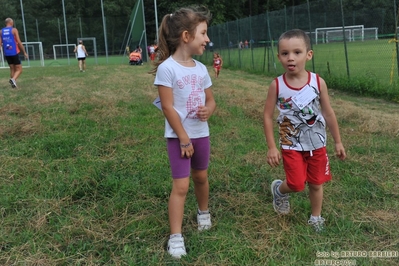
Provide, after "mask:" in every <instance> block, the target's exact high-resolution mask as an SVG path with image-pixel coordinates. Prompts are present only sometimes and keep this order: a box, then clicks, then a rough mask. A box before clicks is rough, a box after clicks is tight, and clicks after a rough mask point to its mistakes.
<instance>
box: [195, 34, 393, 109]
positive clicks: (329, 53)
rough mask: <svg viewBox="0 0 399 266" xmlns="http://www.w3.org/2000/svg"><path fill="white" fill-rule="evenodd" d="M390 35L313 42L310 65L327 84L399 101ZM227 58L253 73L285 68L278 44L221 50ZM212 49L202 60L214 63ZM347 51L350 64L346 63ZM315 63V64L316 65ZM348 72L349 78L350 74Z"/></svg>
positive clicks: (233, 66)
mask: <svg viewBox="0 0 399 266" xmlns="http://www.w3.org/2000/svg"><path fill="white" fill-rule="evenodd" d="M389 41H390V40H389V39H381V40H367V41H363V42H362V41H355V42H347V44H346V45H347V51H346V53H345V46H344V43H343V42H335V43H328V44H318V45H313V51H314V56H313V61H309V62H308V64H307V68H308V69H309V70H310V71H314V72H316V73H318V74H320V75H321V76H322V77H324V78H325V79H326V80H327V81H328V84H330V85H334V87H336V88H338V89H342V90H343V91H345V92H351V93H353V94H355V95H367V96H376V97H379V98H385V99H389V100H393V101H396V102H398V101H399V89H398V82H397V80H398V76H399V73H398V61H397V55H396V46H395V43H394V42H392V43H389ZM217 52H219V53H220V54H221V55H222V58H223V60H224V63H223V67H224V68H228V69H240V70H244V71H250V72H253V73H267V74H269V75H272V76H277V75H279V74H282V73H283V72H284V69H283V68H282V66H281V64H280V63H279V61H278V59H277V50H276V46H275V45H274V46H273V49H272V48H270V47H259V48H254V49H243V50H239V49H237V48H235V47H234V48H232V49H222V50H220V51H219V50H218V51H217ZM212 55H213V53H212V52H209V51H208V52H206V53H205V54H204V55H203V56H201V60H202V61H203V62H206V63H207V64H209V65H210V64H211V63H212ZM346 55H347V57H348V65H347V64H346V59H345V58H346ZM313 64H314V67H313ZM348 74H349V78H348Z"/></svg>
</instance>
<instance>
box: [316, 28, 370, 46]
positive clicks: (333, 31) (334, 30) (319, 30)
mask: <svg viewBox="0 0 399 266" xmlns="http://www.w3.org/2000/svg"><path fill="white" fill-rule="evenodd" d="M347 30H349V31H350V33H347ZM354 30H359V32H360V40H362V41H363V40H364V25H352V26H345V27H344V28H343V27H326V28H316V29H315V43H316V44H319V43H325V42H327V41H326V40H327V32H330V33H329V35H330V36H332V35H335V36H337V35H339V32H341V40H344V35H345V36H346V35H347V34H349V35H350V38H349V41H354V39H353V36H354V34H353V31H354ZM323 32H324V36H325V38H320V36H323V34H322V33H323ZM344 32H345V33H344Z"/></svg>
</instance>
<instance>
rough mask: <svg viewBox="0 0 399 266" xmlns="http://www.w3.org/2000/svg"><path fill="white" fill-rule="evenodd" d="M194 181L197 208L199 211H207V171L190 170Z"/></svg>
mask: <svg viewBox="0 0 399 266" xmlns="http://www.w3.org/2000/svg"><path fill="white" fill-rule="evenodd" d="M191 174H192V178H193V181H194V193H195V196H196V198H197V202H198V208H199V209H200V211H206V210H208V201H209V182H208V170H207V169H205V170H194V169H192V170H191Z"/></svg>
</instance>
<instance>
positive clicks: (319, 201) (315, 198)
mask: <svg viewBox="0 0 399 266" xmlns="http://www.w3.org/2000/svg"><path fill="white" fill-rule="evenodd" d="M309 199H310V206H311V208H312V216H320V215H321V208H322V205H323V185H314V184H309Z"/></svg>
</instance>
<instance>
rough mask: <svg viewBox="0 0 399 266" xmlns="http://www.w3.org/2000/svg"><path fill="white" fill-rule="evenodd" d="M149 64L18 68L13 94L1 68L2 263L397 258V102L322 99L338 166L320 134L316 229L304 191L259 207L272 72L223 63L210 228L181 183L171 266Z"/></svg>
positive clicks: (265, 181)
mask: <svg viewBox="0 0 399 266" xmlns="http://www.w3.org/2000/svg"><path fill="white" fill-rule="evenodd" d="M149 69H150V67H149V66H148V65H144V66H128V65H127V64H125V65H115V64H112V65H101V64H99V65H93V64H92V62H89V64H88V69H87V71H86V72H85V73H80V72H79V71H78V67H77V65H76V62H75V61H74V64H71V66H60V67H44V68H42V67H31V68H25V69H24V72H23V74H22V76H21V77H20V79H19V80H18V85H19V86H20V89H18V90H11V88H10V87H9V84H8V75H9V72H8V70H7V69H3V70H0V81H2V83H1V84H2V85H0V118H1V119H0V147H1V148H0V165H1V171H0V202H1V203H0V215H1V219H0V223H1V224H0V264H1V265H314V261H315V260H316V259H318V258H319V259H320V258H323V256H324V257H326V255H325V254H322V255H323V256H322V257H320V256H321V255H320V254H321V253H318V252H328V253H329V254H331V253H332V252H341V251H374V250H377V251H396V252H398V251H399V242H398V239H399V233H398V230H397V228H398V227H399V222H398V218H397V217H398V216H399V211H398V210H399V193H398V182H397V177H398V175H399V168H398V164H397V158H398V156H399V152H398V151H399V144H398V141H397V138H398V135H397V134H398V132H399V131H398V130H399V122H398V120H397V115H396V114H397V113H398V111H399V106H398V105H396V104H393V103H389V102H385V101H382V100H375V99H368V98H360V97H351V96H350V95H347V94H344V93H342V92H339V91H336V90H332V91H330V93H331V102H332V105H333V107H334V109H335V110H336V113H337V116H338V119H339V123H340V125H341V134H342V138H343V141H344V145H345V147H346V149H347V153H348V159H347V160H346V161H344V162H341V161H339V160H338V159H337V158H335V157H334V155H333V149H332V138H331V137H330V142H329V146H328V151H329V153H330V159H331V167H332V172H333V181H332V182H330V183H329V184H326V186H325V201H324V207H323V215H324V217H325V218H326V221H327V222H326V225H327V228H326V231H325V232H324V233H323V234H315V233H314V232H313V230H312V229H311V228H309V227H308V226H307V219H308V216H309V212H310V205H309V200H308V198H307V192H306V191H304V192H302V193H297V194H295V195H292V197H291V205H292V212H291V213H290V214H289V215H288V216H285V217H279V216H277V215H276V214H275V212H274V210H273V207H272V204H271V194H270V191H269V186H270V183H271V182H272V181H273V180H274V179H275V178H284V173H283V169H282V167H281V166H280V167H278V168H275V169H271V168H270V167H269V166H268V165H267V163H266V152H267V150H266V144H265V141H264V136H263V129H262V112H263V104H264V100H265V98H266V93H267V86H268V84H269V83H270V81H271V78H268V77H265V76H260V75H254V74H248V73H244V72H241V71H232V70H226V69H223V70H222V72H221V76H220V78H219V79H217V80H214V86H213V91H214V95H215V99H216V102H217V105H218V107H217V110H216V112H215V114H214V115H213V116H212V117H211V119H210V121H209V123H210V128H211V141H212V144H211V145H212V146H211V147H212V154H211V164H210V168H209V175H210V209H211V211H212V218H213V224H214V227H213V228H212V229H211V230H210V231H207V232H201V233H199V232H198V231H197V229H196V218H195V215H196V201H195V197H194V193H193V189H192V187H191V188H190V191H189V194H188V197H187V201H186V205H185V206H186V208H185V216H184V221H183V233H184V235H185V237H186V245H187V249H188V252H189V253H188V256H187V257H185V258H183V259H181V260H180V261H176V260H173V259H171V258H170V257H169V256H168V254H167V253H166V252H165V244H166V241H167V237H168V234H169V225H168V217H167V202H168V197H169V193H170V190H171V177H170V170H169V164H168V158H167V154H166V146H165V140H164V138H163V130H164V118H163V115H162V113H161V112H160V111H159V110H158V109H157V108H156V107H155V106H153V105H152V101H153V99H154V98H155V97H156V95H157V91H156V89H155V88H154V87H153V85H152V82H153V77H152V76H151V75H148V74H146V72H147V71H148V70H149ZM210 70H211V69H210ZM211 74H213V73H212V72H211ZM276 133H277V132H276ZM276 136H277V135H276ZM334 254H335V253H334ZM329 256H330V255H329ZM329 259H333V258H332V257H331V256H330V257H329ZM346 259H351V260H354V261H356V263H357V265H381V266H383V265H384V266H385V265H398V263H399V258H397V257H396V258H369V257H366V258H353V257H351V258H346Z"/></svg>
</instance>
